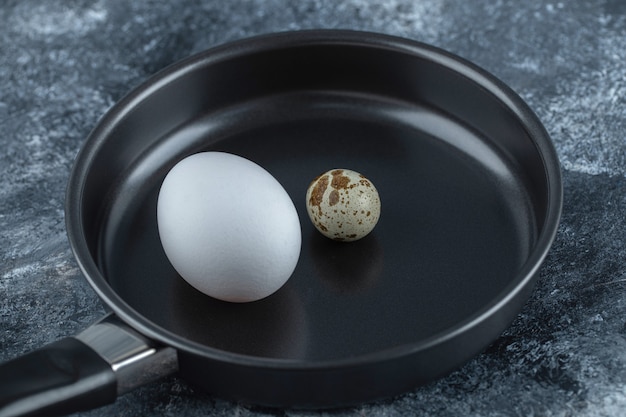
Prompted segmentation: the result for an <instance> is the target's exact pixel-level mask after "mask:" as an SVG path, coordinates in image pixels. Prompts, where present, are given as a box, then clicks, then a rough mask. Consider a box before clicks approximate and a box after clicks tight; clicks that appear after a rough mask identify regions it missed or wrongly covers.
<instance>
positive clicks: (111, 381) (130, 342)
mask: <svg viewBox="0 0 626 417" xmlns="http://www.w3.org/2000/svg"><path fill="white" fill-rule="evenodd" d="M177 370H178V358H177V353H176V350H175V349H173V348H171V347H163V346H159V345H157V344H155V343H154V342H153V341H151V340H149V339H146V338H145V337H144V336H142V335H140V334H139V333H137V332H135V331H134V330H132V329H131V328H129V327H128V326H126V325H125V324H123V323H122V322H121V321H120V320H119V319H117V317H115V316H114V315H108V316H106V317H105V318H104V319H102V320H101V321H99V322H97V323H95V324H93V325H92V326H90V327H88V328H87V329H86V330H85V331H83V332H82V333H80V334H79V335H77V336H75V337H68V338H65V339H61V340H59V341H57V342H54V343H52V344H50V345H48V346H45V347H43V348H41V349H39V350H36V351H34V352H31V353H28V354H26V355H24V356H22V357H19V358H17V359H13V360H12V361H9V362H7V363H4V364H2V365H0V417H9V416H11V417H17V416H58V415H66V414H70V413H74V412H77V411H83V410H88V409H93V408H97V407H100V406H103V405H106V404H109V403H112V402H113V401H115V399H116V397H117V396H118V395H122V394H124V393H126V392H128V391H130V390H132V389H134V388H137V387H139V386H141V385H144V384H147V383H149V382H152V381H155V380H157V379H160V378H161V377H164V376H166V375H169V374H172V373H174V372H176V371H177Z"/></svg>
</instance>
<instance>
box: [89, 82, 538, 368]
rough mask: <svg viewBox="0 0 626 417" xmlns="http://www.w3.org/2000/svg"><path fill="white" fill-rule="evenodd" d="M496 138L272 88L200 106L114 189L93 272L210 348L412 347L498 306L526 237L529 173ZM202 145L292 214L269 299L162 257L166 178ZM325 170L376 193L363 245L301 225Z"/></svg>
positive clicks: (388, 107) (372, 101) (523, 256)
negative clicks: (286, 258)
mask: <svg viewBox="0 0 626 417" xmlns="http://www.w3.org/2000/svg"><path fill="white" fill-rule="evenodd" d="M493 143H494V139H493V138H489V137H485V136H484V135H483V134H481V133H480V132H479V131H478V130H476V129H473V128H471V127H469V126H468V125H467V124H466V123H464V122H462V121H460V120H458V119H456V118H455V117H453V116H452V115H450V114H447V113H444V112H441V111H439V110H438V109H437V108H435V107H433V106H427V105H424V106H422V105H419V104H416V103H409V102H407V101H402V100H395V99H392V98H389V97H385V96H382V95H379V94H371V95H368V94H363V93H358V94H356V93H350V92H346V91H334V90H328V91H321V90H316V91H292V92H279V93H277V94H274V95H265V96H262V97H257V98H255V99H253V100H248V101H246V102H240V103H236V104H233V105H230V106H227V107H225V108H222V109H219V110H215V111H210V112H206V113H204V114H200V115H199V116H197V117H195V118H194V119H193V120H189V121H187V122H185V123H183V124H180V125H179V126H177V127H176V128H175V129H173V130H170V131H168V132H167V133H166V134H164V135H162V136H161V137H160V138H159V140H158V141H156V142H155V143H154V144H153V145H152V146H150V147H148V148H147V150H145V151H144V152H143V153H142V154H141V155H140V156H139V157H137V158H136V160H135V161H134V162H133V163H132V164H131V165H130V166H129V168H128V169H126V170H125V171H124V172H123V174H122V175H121V176H120V177H119V178H118V179H117V180H116V183H115V186H114V187H111V189H110V190H109V193H108V195H107V199H106V200H107V206H106V212H105V215H104V216H103V218H104V219H105V221H104V222H102V230H101V232H100V244H99V247H98V250H97V252H98V254H97V256H98V258H99V266H100V269H101V270H102V272H103V275H104V276H105V277H106V279H107V280H108V283H109V285H110V286H111V287H112V288H113V289H114V291H115V292H116V293H117V294H119V296H120V297H121V298H122V299H123V300H124V301H125V302H126V303H127V304H128V305H130V306H131V307H132V308H133V309H134V310H136V311H137V312H138V313H139V314H141V315H143V316H144V317H145V318H147V319H148V320H150V321H152V322H153V323H155V324H156V325H158V326H160V327H162V328H164V329H166V330H168V331H170V332H172V333H174V334H177V335H179V336H180V337H181V338H184V339H186V340H188V341H189V342H192V343H196V344H198V345H203V346H206V347H209V348H214V349H218V350H224V351H228V352H234V353H239V354H244V355H250V356H254V357H263V358H279V359H293V360H302V361H311V360H333V359H338V358H346V357H352V356H357V355H361V354H368V353H372V352H377V351H380V350H384V349H389V348H394V347H398V346H401V345H405V344H415V343H419V342H420V341H424V340H426V339H428V338H432V337H434V336H436V335H439V334H441V333H442V332H445V331H446V330H448V329H451V328H454V327H455V326H458V325H459V324H460V323H462V322H464V321H465V320H467V319H468V318H469V317H471V316H472V315H475V314H477V313H479V312H480V311H481V310H483V309H484V308H485V307H486V306H488V305H490V304H491V303H493V302H494V300H496V299H497V298H498V297H499V296H500V295H501V294H502V292H503V291H505V289H506V288H507V286H509V285H511V284H512V282H513V281H514V280H516V279H518V273H519V271H520V269H521V267H522V265H523V264H524V262H525V261H526V260H527V259H528V256H529V253H530V251H531V250H532V247H533V244H534V242H535V240H536V236H537V231H536V229H537V225H536V221H535V220H534V219H535V213H534V209H533V204H534V203H533V201H532V199H531V198H530V197H529V192H528V189H529V187H530V186H529V183H528V179H527V177H526V175H525V174H524V173H523V172H522V170H521V169H520V168H519V164H518V162H519V161H515V160H513V159H512V158H511V157H510V155H508V154H507V153H506V152H503V151H502V150H501V149H499V148H498V147H497V146H495V145H494V144H493ZM207 150H219V151H225V152H231V153H235V154H238V155H241V156H244V157H246V158H249V159H250V160H252V161H254V162H256V163H258V164H260V165H261V166H263V167H264V168H265V169H267V170H268V171H269V172H270V173H272V174H273V175H274V176H275V177H276V178H277V179H278V181H279V182H280V183H281V184H282V185H283V186H284V187H285V189H286V190H287V192H288V193H289V195H290V196H291V198H292V199H293V201H294V203H295V205H296V208H297V210H298V214H299V216H300V221H301V226H302V237H303V245H302V251H301V256H300V260H299V263H298V266H297V268H296V270H295V272H294V274H293V276H292V277H291V279H290V280H289V281H288V283H287V284H286V285H285V286H284V287H283V288H281V289H280V290H279V291H278V292H277V293H275V294H274V295H272V296H270V297H268V298H266V299H264V300H261V301H258V302H254V303H248V304H230V303H225V302H221V301H217V300H214V299H212V298H210V297H207V296H205V295H203V294H201V293H199V292H197V291H196V290H194V289H193V288H192V287H190V286H189V285H187V284H186V283H185V281H183V280H182V278H180V277H179V276H178V275H177V274H176V272H175V271H174V270H173V268H172V267H171V266H170V264H169V262H168V261H167V259H166V257H165V254H164V252H163V249H162V248H161V244H160V241H159V237H158V232H157V223H156V198H157V195H158V190H159V186H160V184H161V181H162V180H163V178H164V176H165V174H166V173H167V171H168V170H169V169H170V168H171V166H173V164H175V163H176V162H177V161H178V160H180V158H182V157H184V156H185V155H189V154H191V153H194V152H198V151H207ZM331 168H347V169H352V170H355V171H359V172H361V173H363V174H364V175H366V176H367V177H368V178H370V179H371V180H372V181H373V183H374V184H375V185H376V187H377V188H378V190H379V193H380V196H381V202H382V214H381V218H380V221H379V223H378V225H377V226H376V228H375V229H374V231H373V232H372V233H371V234H370V235H369V236H367V237H366V238H364V239H362V240H360V241H357V242H353V243H348V244H346V243H337V242H333V241H331V240H328V239H326V238H324V237H322V236H321V235H320V234H319V233H318V232H317V231H315V230H314V228H313V226H312V225H311V224H310V222H309V220H308V216H307V214H306V210H305V193H306V189H307V186H308V184H309V183H310V181H311V180H312V179H313V178H314V177H315V176H317V175H318V174H320V173H322V172H324V171H326V170H328V169H331Z"/></svg>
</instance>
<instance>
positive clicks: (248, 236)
mask: <svg viewBox="0 0 626 417" xmlns="http://www.w3.org/2000/svg"><path fill="white" fill-rule="evenodd" d="M157 222H158V229H159V236H160V238H161V243H162V245H163V249H164V250H165V254H166V255H167V258H168V259H169V261H170V262H171V264H172V266H173V267H174V269H176V271H177V272H178V273H179V274H180V276H182V277H183V278H184V279H185V280H186V281H187V282H188V283H189V284H191V285H192V286H193V287H195V288H196V289H198V290H199V291H201V292H203V293H205V294H207V295H209V296H211V297H214V298H217V299H220V300H224V301H231V302H248V301H255V300H259V299H262V298H265V297H267V296H269V295H270V294H272V293H274V292H275V291H277V290H278V289H279V288H280V287H282V286H283V284H285V282H287V280H288V279H289V277H290V276H291V275H292V273H293V271H294V269H295V267H296V264H297V263H298V258H299V256H300V247H301V241H302V237H301V230H300V221H299V218H298V213H297V211H296V208H295V207H294V204H293V201H292V200H291V198H290V197H289V194H287V191H286V190H285V189H284V188H283V187H282V186H281V185H280V183H279V182H278V181H277V180H276V179H275V178H274V177H273V176H272V175H271V174H270V173H269V172H267V171H266V170H265V169H263V168H261V167H260V166H259V165H257V164H255V163H253V162H251V161H249V160H247V159H245V158H242V157H239V156H235V155H232V154H228V153H223V152H203V153H198V154H195V155H191V156H189V157H187V158H185V159H183V160H182V161H180V162H179V163H178V164H176V165H175V166H174V167H173V168H172V169H171V171H170V172H169V173H168V174H167V176H166V177H165V180H164V181H163V184H162V186H161V189H160V191H159V196H158V202H157Z"/></svg>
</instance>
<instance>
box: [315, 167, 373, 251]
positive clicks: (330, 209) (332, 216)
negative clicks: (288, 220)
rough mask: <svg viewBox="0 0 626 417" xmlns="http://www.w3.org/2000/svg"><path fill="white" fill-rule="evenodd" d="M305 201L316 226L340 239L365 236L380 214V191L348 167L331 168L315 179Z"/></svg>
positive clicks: (327, 234) (324, 232)
mask: <svg viewBox="0 0 626 417" xmlns="http://www.w3.org/2000/svg"><path fill="white" fill-rule="evenodd" d="M306 204H307V212H308V213H309V218H310V219H311V222H313V225H314V226H315V228H316V229H317V230H319V231H320V232H321V233H322V234H323V235H324V236H326V237H328V238H331V239H334V240H338V241H345V242H351V241H355V240H358V239H361V238H363V237H365V236H366V235H367V234H369V233H370V232H371V231H372V230H373V229H374V227H375V226H376V223H378V219H379V217H380V197H379V195H378V190H376V187H374V184H372V182H371V181H370V180H368V179H367V178H365V177H364V176H363V175H361V174H359V173H358V172H355V171H352V170H349V169H331V170H330V171H327V172H325V173H323V174H322V175H320V176H318V177H317V178H315V179H314V180H313V181H312V182H311V184H310V185H309V188H308V189H307V193H306Z"/></svg>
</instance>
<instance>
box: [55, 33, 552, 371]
mask: <svg viewBox="0 0 626 417" xmlns="http://www.w3.org/2000/svg"><path fill="white" fill-rule="evenodd" d="M313 44H315V45H333V44H334V45H345V46H350V45H352V46H363V47H368V48H384V49H388V50H391V51H394V52H397V53H404V54H411V55H414V56H416V55H417V56H419V57H421V58H423V59H427V60H429V61H433V62H435V63H438V64H440V65H442V66H444V67H446V68H448V69H450V70H452V71H454V72H456V73H457V74H460V75H461V76H463V77H464V78H465V79H467V80H468V81H470V82H472V83H473V84H475V85H477V86H479V87H480V88H482V89H484V90H485V91H487V92H488V93H489V94H491V95H492V96H494V97H495V98H496V99H497V100H498V101H499V102H501V103H502V105H503V106H504V107H506V108H507V109H508V110H509V111H510V112H511V113H512V114H513V115H514V116H515V118H516V119H517V120H519V121H520V122H521V125H522V126H523V127H524V128H525V129H526V130H527V133H528V136H529V137H530V138H531V139H532V141H533V143H534V145H535V147H536V148H537V153H538V154H539V155H540V157H541V158H542V160H543V161H542V162H543V168H544V171H545V173H544V174H545V178H546V180H547V182H548V183H547V189H548V193H547V195H548V201H547V209H546V216H545V220H544V223H543V227H542V228H541V229H540V230H538V235H537V239H536V242H535V244H534V245H533V247H532V248H531V252H530V254H529V256H528V258H527V260H526V262H525V263H524V265H523V266H522V267H521V268H520V270H519V271H518V273H517V275H516V276H515V277H513V278H512V279H511V280H510V282H509V284H508V285H507V286H506V287H505V288H504V289H503V290H502V291H501V293H500V294H499V295H498V296H496V297H494V299H493V301H492V302H491V303H490V304H488V305H485V306H484V307H483V308H482V309H480V310H479V311H477V312H476V313H474V314H473V315H472V316H470V317H468V318H467V319H466V320H464V321H462V322H459V323H457V324H456V325H455V326H452V327H450V328H448V329H446V330H444V331H442V332H440V333H438V334H436V335H434V336H432V337H430V338H428V339H425V340H421V341H418V342H414V343H407V344H403V345H399V346H395V347H390V348H386V349H382V350H378V351H375V352H370V353H366V354H360V355H357V356H354V357H347V358H346V357H344V358H337V359H329V360H315V361H313V360H293V359H280V358H269V357H260V356H251V355H245V354H239V353H233V352H229V351H225V350H220V349H217V348H213V347H209V346H205V345H202V344H200V343H197V342H193V341H190V340H187V339H185V338H183V337H182V336H179V335H177V334H175V333H173V332H171V331H169V330H166V329H164V328H162V327H160V326H158V325H156V324H155V323H153V322H152V321H150V320H149V319H147V318H146V317H144V316H143V315H141V314H140V313H138V312H137V311H135V310H134V309H133V308H132V307H131V306H130V305H128V304H127V303H126V302H125V301H124V300H123V299H122V298H121V297H120V296H119V295H118V294H117V293H116V292H115V291H114V290H113V289H112V288H111V286H110V285H109V284H108V282H107V280H106V278H105V277H104V276H103V275H102V274H101V272H100V270H99V268H98V266H97V264H96V261H95V260H94V259H93V257H92V256H91V253H90V250H89V248H88V245H87V236H85V230H84V228H83V226H82V225H83V214H82V200H83V198H82V197H83V194H84V189H85V188H84V187H85V178H86V176H87V175H88V174H89V173H90V172H91V170H90V166H91V161H92V160H93V159H94V157H95V156H96V155H97V153H98V149H99V147H100V146H102V145H103V144H104V143H105V142H106V140H107V137H108V135H109V133H110V132H111V130H112V129H113V127H114V126H116V125H117V124H119V123H120V122H121V121H122V120H124V119H125V118H126V117H128V116H129V115H130V114H131V113H132V111H133V109H134V108H136V107H137V106H139V105H140V104H141V102H142V101H143V100H145V98H146V97H148V96H150V94H152V93H153V92H154V91H156V90H158V89H160V88H162V87H163V86H164V85H167V84H169V83H171V82H173V81H175V80H176V79H178V78H180V77H183V76H185V74H187V73H189V72H193V71H195V70H196V69H198V68H202V67H205V66H208V65H213V64H215V63H217V62H221V61H224V60H230V59H234V58H236V57H238V56H242V55H246V54H250V53H258V52H261V51H267V50H275V49H280V48H288V47H299V46H305V45H313ZM562 205H563V187H562V183H561V171H560V164H559V162H558V156H557V153H556V149H555V148H554V145H553V144H552V142H551V140H550V138H549V135H548V133H547V131H546V130H545V128H544V127H543V125H542V124H541V122H540V121H539V119H538V118H537V116H536V115H535V114H534V112H533V111H532V110H531V109H530V108H529V107H528V105H527V104H526V103H525V102H524V101H523V100H522V99H521V97H520V96H518V95H517V94H516V93H515V92H514V91H513V90H512V89H511V88H510V87H508V86H507V85H506V84H504V83H503V82H502V81H500V80H499V79H497V78H496V77H495V76H494V75H492V74H490V73H488V72H487V71H485V70H483V69H482V68H480V67H478V66H476V65H475V64H473V63H471V62H469V61H467V60H465V59H463V58H461V57H458V56H456V55H454V54H451V53H450V52H447V51H445V50H442V49H439V48H436V47H434V46H431V45H427V44H424V43H421V42H419V41H415V40H409V39H405V38H401V37H397V36H392V35H386V34H380V33H374V32H363V31H352V30H336V29H321V30H305V31H288V32H280V33H274V34H265V35H260V36H255V37H251V38H246V39H242V40H238V41H234V42H229V43H226V44H223V45H219V46H215V47H213V48H210V49H208V50H206V51H203V52H200V53H197V54H194V55H192V56H190V57H188V58H185V59H183V60H181V61H179V62H177V63H175V64H172V65H170V66H168V67H167V68H165V69H163V70H161V71H159V72H158V73H156V74H155V75H153V76H152V77H150V78H148V79H147V80H146V81H144V82H143V83H142V84H141V85H139V86H138V87H135V88H134V89H133V90H132V91H131V92H130V93H129V94H127V95H126V96H125V97H124V98H122V99H121V100H120V101H118V102H117V103H116V104H115V105H114V106H113V107H111V108H110V109H109V110H108V111H107V113H106V114H105V115H104V116H103V117H102V118H101V120H100V121H99V122H98V123H97V125H96V127H95V128H94V129H93V130H92V132H91V133H90V134H89V135H88V137H87V140H86V142H85V143H84V144H83V146H82V148H81V150H80V151H79V153H78V155H77V157H76V160H75V163H74V165H73V168H72V170H71V173H70V178H69V181H68V186H67V191H66V215H65V220H66V229H67V234H68V238H69V242H70V246H71V248H72V251H73V253H74V256H75V259H76V260H77V263H78V265H79V268H80V269H81V271H82V273H83V274H84V276H85V278H86V279H87V281H88V282H89V284H90V285H91V287H92V288H93V289H94V291H95V292H96V294H97V295H98V296H99V298H100V299H102V300H103V301H104V303H105V304H106V305H107V306H108V307H109V308H110V309H112V310H113V312H114V313H115V314H116V315H118V316H119V317H120V319H121V320H122V321H124V322H125V323H127V324H128V325H130V326H131V327H133V328H134V329H136V330H138V331H139V332H140V333H142V334H144V335H146V336H147V337H150V338H152V339H154V340H156V341H158V342H160V343H163V344H166V345H169V346H173V347H174V348H176V349H178V350H179V351H184V352H187V353H190V354H193V355H197V356H201V357H205V358H208V359H212V360H216V361H220V362H229V363H232V364H236V365H242V366H249V367H257V368H272V369H284V370H305V369H318V370H319V369H325V368H341V367H352V366H359V365H363V364H368V363H372V362H384V361H389V360H393V359H395V358H399V357H404V356H407V355H412V354H415V353H417V352H420V351H423V350H427V349H430V348H435V347H437V346H439V345H441V344H443V343H445V342H446V341H448V340H451V339H454V338H455V337H457V336H459V335H460V334H464V333H466V332H467V331H468V330H469V329H471V328H474V327H475V326H477V325H479V324H480V323H482V322H484V321H485V320H488V319H489V318H490V317H492V316H493V315H495V314H497V312H498V311H500V310H501V309H502V308H503V307H504V306H505V305H506V304H507V303H508V302H509V300H510V299H512V298H515V297H517V296H518V295H519V294H520V292H522V291H523V290H524V289H525V288H526V287H527V286H528V285H529V284H531V283H532V281H533V280H534V277H535V275H536V274H537V272H538V270H539V269H540V267H541V264H542V263H543V261H544V259H545V257H546V256H547V254H548V252H549V250H550V247H551V245H552V242H553V241H554V239H555V238H556V234H557V229H558V224H559V221H560V217H561V211H562ZM515 314H517V311H516V312H515Z"/></svg>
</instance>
